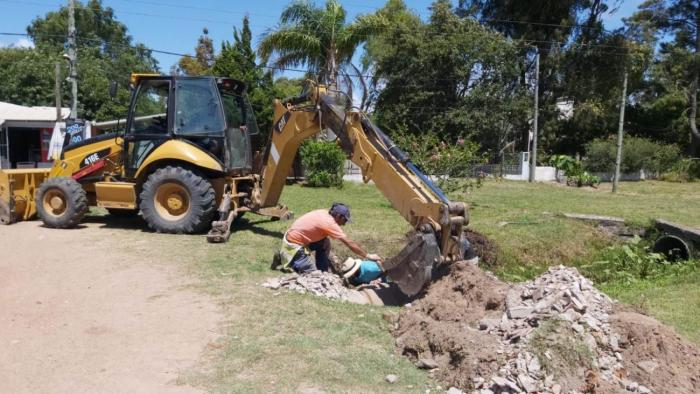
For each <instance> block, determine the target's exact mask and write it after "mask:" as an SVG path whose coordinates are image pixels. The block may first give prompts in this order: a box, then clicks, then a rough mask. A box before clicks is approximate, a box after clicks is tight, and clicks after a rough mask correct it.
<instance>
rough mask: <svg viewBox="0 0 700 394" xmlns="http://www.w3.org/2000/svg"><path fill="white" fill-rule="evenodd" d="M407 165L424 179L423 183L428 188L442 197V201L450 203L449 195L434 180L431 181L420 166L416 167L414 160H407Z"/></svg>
mask: <svg viewBox="0 0 700 394" xmlns="http://www.w3.org/2000/svg"><path fill="white" fill-rule="evenodd" d="M406 167H408V169H409V170H411V171H412V172H413V173H414V174H415V175H416V176H417V177H418V178H420V179H421V180H422V181H423V183H424V184H425V185H426V186H428V188H429V189H430V190H432V192H433V193H435V194H436V195H437V196H438V197H439V198H440V201H442V202H444V203H445V204H449V203H450V200H449V199H448V198H447V196H445V193H443V192H442V190H440V188H439V187H437V186H435V184H434V183H433V181H431V180H430V178H428V176H427V175H425V174H424V173H423V172H422V171H421V170H419V169H418V167H416V165H415V164H413V162H411V161H410V160H409V161H407V162H406Z"/></svg>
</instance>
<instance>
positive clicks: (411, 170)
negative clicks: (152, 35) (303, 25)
mask: <svg viewBox="0 0 700 394" xmlns="http://www.w3.org/2000/svg"><path fill="white" fill-rule="evenodd" d="M131 82H132V98H131V104H130V108H129V112H128V116H127V119H126V127H125V130H124V131H123V132H120V133H117V134H104V135H99V136H97V137H94V138H90V139H87V140H84V141H82V142H80V143H77V144H73V145H68V146H66V147H65V148H64V149H63V152H62V154H61V158H60V160H56V161H55V163H54V165H53V167H52V168H51V169H50V170H43V169H35V170H26V169H17V170H0V222H2V223H3V224H10V223H12V222H14V221H17V220H29V219H32V218H34V217H35V216H36V215H37V214H38V216H39V218H40V219H41V220H42V221H43V222H44V224H45V225H46V226H48V227H54V228H70V227H74V226H76V225H77V224H78V223H80V221H81V219H82V217H83V215H84V214H85V213H86V212H87V210H88V207H89V206H98V207H103V208H106V209H107V210H108V211H109V212H110V213H111V214H113V215H133V214H137V213H138V212H139V211H140V213H141V215H142V217H143V219H144V220H145V221H146V223H147V224H148V226H149V227H150V228H152V229H153V230H155V231H158V232H168V233H188V234H189V233H197V232H203V231H205V230H207V229H209V233H208V235H207V239H208V240H209V241H210V242H225V241H226V240H228V238H229V236H230V232H231V225H232V223H233V221H234V219H235V218H236V217H237V216H239V215H241V214H243V213H244V212H253V213H257V214H261V215H267V216H272V217H275V218H280V219H286V218H290V217H291V215H292V214H291V212H290V211H289V210H288V209H287V208H286V207H285V206H283V205H278V202H279V198H280V195H281V192H282V188H283V186H284V185H285V181H286V177H287V174H288V173H289V169H290V168H291V166H292V162H293V160H294V156H295V155H296V152H297V150H298V148H299V146H300V144H301V143H302V142H303V141H304V140H305V139H307V138H309V137H311V136H313V135H315V134H317V133H319V132H321V131H322V130H330V131H332V132H333V133H334V134H335V135H336V136H337V137H338V143H339V145H340V146H341V148H342V149H343V151H344V152H345V153H346V154H347V157H348V159H349V160H351V161H352V162H353V163H355V164H356V165H357V166H359V167H360V169H361V170H362V177H363V180H364V181H365V182H369V181H373V182H374V183H375V184H376V186H377V188H378V189H379V190H380V191H381V192H382V193H383V194H384V195H385V196H386V198H387V199H388V200H389V201H390V202H391V204H392V205H393V206H394V208H395V209H396V210H398V211H399V212H400V213H401V215H402V216H403V217H404V218H405V219H406V220H407V221H408V222H409V223H410V224H411V225H412V226H413V228H414V231H413V232H412V233H411V234H410V235H409V239H408V242H407V245H406V246H405V248H404V249H403V250H402V251H401V252H400V253H399V254H398V255H397V256H394V257H392V258H390V259H388V260H387V261H386V264H385V268H386V269H387V270H388V272H389V275H390V277H391V278H392V279H393V280H394V281H395V282H397V284H398V285H399V287H400V288H401V290H402V291H403V292H404V293H406V294H407V295H413V294H416V293H417V292H419V291H420V290H421V289H422V288H423V287H424V285H425V284H426V283H427V282H428V281H429V280H430V279H431V275H432V272H433V268H434V267H435V266H438V265H440V264H446V263H450V262H452V261H455V260H462V259H463V258H464V256H465V252H466V251H467V248H468V242H467V241H466V238H465V234H464V227H465V226H466V224H467V222H468V214H467V207H466V204H464V203H460V202H450V201H449V200H448V198H447V197H446V196H445V195H444V194H443V193H442V192H441V191H440V190H439V189H438V188H437V187H436V186H434V185H433V183H432V182H431V181H430V179H429V178H428V177H427V176H426V175H424V174H423V173H422V172H421V171H420V170H419V169H418V168H416V166H415V165H414V164H413V163H412V162H411V161H410V159H409V157H408V156H407V155H406V154H405V153H404V152H403V151H402V150H401V149H400V148H399V147H397V146H396V145H395V144H394V143H393V142H392V141H391V140H390V139H389V137H387V136H386V134H384V133H383V132H382V131H381V130H380V129H379V128H378V127H376V126H375V125H373V124H372V122H371V121H370V119H369V118H368V117H367V116H366V115H365V114H364V113H362V112H361V111H359V110H355V109H352V108H350V107H349V106H348V105H345V104H343V103H348V102H350V100H349V98H347V97H345V96H344V94H343V93H342V92H338V91H334V90H331V89H328V88H326V87H325V86H322V85H317V84H314V83H309V84H308V85H307V88H306V90H305V91H304V93H302V94H301V95H300V96H297V97H293V98H290V99H286V100H282V101H280V100H275V102H274V104H273V105H274V120H275V123H274V126H273V130H272V131H271V136H270V141H269V143H268V145H267V148H266V151H265V154H264V158H263V162H264V164H265V165H264V167H263V168H262V170H261V171H258V172H260V173H256V172H255V171H254V169H253V157H252V156H253V155H252V150H251V143H250V137H251V135H254V134H256V133H257V132H258V130H257V124H256V122H255V117H254V114H253V111H252V109H251V107H250V104H249V102H248V100H247V98H246V96H245V86H244V85H243V83H241V82H239V81H236V80H233V79H229V78H215V77H178V76H160V75H142V74H133V75H132V77H131Z"/></svg>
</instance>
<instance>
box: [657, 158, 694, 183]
mask: <svg viewBox="0 0 700 394" xmlns="http://www.w3.org/2000/svg"><path fill="white" fill-rule="evenodd" d="M698 179H700V160H698V159H683V160H679V161H677V162H676V163H675V164H674V165H673V166H672V167H671V169H670V171H668V172H665V173H663V174H661V180H664V181H669V182H690V181H694V180H698Z"/></svg>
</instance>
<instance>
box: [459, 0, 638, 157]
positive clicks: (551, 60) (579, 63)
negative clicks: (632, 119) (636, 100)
mask: <svg viewBox="0 0 700 394" xmlns="http://www.w3.org/2000/svg"><path fill="white" fill-rule="evenodd" d="M617 4H619V1H618V0H608V1H606V0H546V1H540V2H538V3H537V6H536V7H533V6H532V4H531V3H530V2H524V1H517V0H460V1H459V6H458V8H457V12H458V13H459V14H460V15H461V16H463V17H469V18H475V19H477V20H480V21H481V22H482V23H483V24H485V25H487V26H490V27H492V28H494V29H495V30H497V31H499V32H501V33H502V34H504V35H505V36H506V37H509V38H512V39H515V40H518V41H519V42H520V45H521V46H522V48H523V53H522V55H521V56H519V57H518V58H519V59H522V60H520V61H521V62H522V65H521V67H520V68H521V70H522V71H521V72H522V74H521V77H520V83H521V84H522V85H523V86H527V85H530V84H531V83H530V81H532V80H534V75H532V67H531V66H530V65H529V64H528V63H530V64H532V63H533V62H534V61H533V59H534V55H535V50H536V51H538V52H539V54H540V75H539V86H538V92H539V97H538V101H539V109H540V111H539V112H540V118H539V119H538V123H539V125H540V136H541V140H540V146H541V147H542V148H543V150H554V151H558V152H567V153H576V152H579V153H580V152H582V150H583V146H584V143H585V142H586V141H588V140H590V139H591V138H594V137H595V136H598V135H599V134H601V133H602V134H605V133H606V132H607V131H608V129H609V126H610V125H612V124H613V123H610V122H611V121H612V120H613V117H612V116H608V114H612V113H615V112H616V111H611V109H612V108H616V104H615V105H613V103H615V102H616V101H615V100H616V99H613V97H615V98H617V97H618V96H619V95H618V94H615V92H613V91H611V89H610V88H611V87H617V86H621V84H622V82H621V81H622V74H623V70H622V69H623V68H624V67H621V65H623V64H625V61H624V59H622V58H621V56H616V55H615V54H612V55H611V53H612V52H618V53H619V54H620V55H623V54H624V47H625V46H627V45H628V44H627V40H626V38H625V36H624V35H622V34H621V32H613V33H612V34H610V33H608V32H606V31H605V30H604V29H603V24H602V21H601V17H602V15H603V14H604V13H606V12H609V11H610V9H611V8H613V9H614V7H615V6H616V5H617ZM620 47H623V49H620ZM528 70H529V72H528ZM630 81H631V82H632V83H631V87H633V86H632V85H633V82H635V81H633V80H632V78H631V79H630ZM560 100H565V101H568V102H572V103H573V105H574V112H573V113H574V118H572V119H560V113H559V110H558V108H557V101H560ZM611 106H612V107H611ZM528 129H529V127H525V128H523V129H522V130H523V137H524V138H522V141H523V144H522V149H524V148H525V147H526V145H527V141H528V139H529V138H528V137H527V134H528V133H527V131H528Z"/></svg>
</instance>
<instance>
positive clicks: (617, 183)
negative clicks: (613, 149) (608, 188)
mask: <svg viewBox="0 0 700 394" xmlns="http://www.w3.org/2000/svg"><path fill="white" fill-rule="evenodd" d="M626 103H627V70H625V79H624V82H622V101H621V102H620V123H619V124H618V125H617V155H616V156H615V178H613V188H612V192H613V193H617V189H618V188H619V187H620V164H622V137H623V134H624V130H623V128H624V123H625V104H626Z"/></svg>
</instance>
